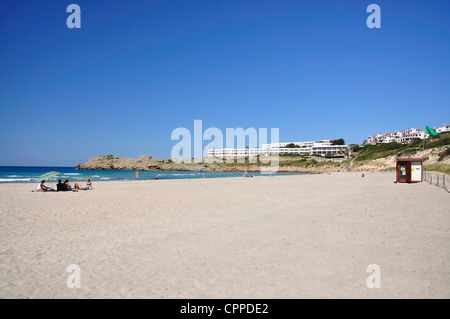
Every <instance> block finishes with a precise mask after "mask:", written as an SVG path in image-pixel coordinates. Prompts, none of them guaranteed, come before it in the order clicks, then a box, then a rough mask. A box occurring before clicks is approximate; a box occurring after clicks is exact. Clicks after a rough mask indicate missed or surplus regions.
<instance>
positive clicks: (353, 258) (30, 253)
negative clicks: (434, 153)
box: [0, 173, 450, 298]
mask: <svg viewBox="0 0 450 319" xmlns="http://www.w3.org/2000/svg"><path fill="white" fill-rule="evenodd" d="M393 181H394V173H367V174H366V175H365V177H364V178H362V177H361V175H360V173H332V174H321V175H301V176H276V177H254V178H216V179H195V180H194V179H190V180H159V181H156V180H150V181H124V182H120V181H118V182H97V183H94V188H95V189H94V190H92V191H83V192H78V193H75V192H65V193H61V192H60V193H56V192H54V193H36V192H31V190H32V189H35V186H36V185H35V184H0V203H1V204H0V297H1V298H449V297H450V267H449V264H450V209H449V207H450V194H449V193H447V192H446V191H445V190H443V189H442V188H439V187H436V186H433V185H430V184H428V183H418V184H394V183H393ZM71 264H76V265H78V266H79V267H80V270H81V273H80V279H81V286H80V288H68V286H67V284H66V281H67V278H68V277H69V275H70V273H68V272H66V269H67V266H68V265H71ZM370 264H376V265H379V267H380V270H381V277H380V278H381V281H380V283H381V288H372V289H369V288H368V286H367V284H366V280H367V277H368V276H369V275H370V274H371V273H369V272H367V267H368V265H370Z"/></svg>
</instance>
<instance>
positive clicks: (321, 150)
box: [208, 140, 348, 157]
mask: <svg viewBox="0 0 450 319" xmlns="http://www.w3.org/2000/svg"><path fill="white" fill-rule="evenodd" d="M332 143H333V141H331V140H322V141H319V142H289V143H272V144H263V145H262V146H261V148H257V147H255V148H250V149H247V148H223V149H210V150H208V156H215V157H243V156H254V155H273V154H279V155H281V154H300V155H321V156H325V155H328V154H343V153H345V152H346V151H347V150H348V146H347V145H332ZM288 144H295V145H298V146H300V147H298V148H290V147H286V146H287V145H288Z"/></svg>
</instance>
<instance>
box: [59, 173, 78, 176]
mask: <svg viewBox="0 0 450 319" xmlns="http://www.w3.org/2000/svg"><path fill="white" fill-rule="evenodd" d="M63 175H67V176H77V175H81V174H80V173H63Z"/></svg>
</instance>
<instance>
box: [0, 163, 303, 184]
mask: <svg viewBox="0 0 450 319" xmlns="http://www.w3.org/2000/svg"><path fill="white" fill-rule="evenodd" d="M52 171H55V172H59V173H60V174H59V175H57V176H55V177H52V178H51V179H50V180H48V181H50V182H57V181H58V180H59V179H61V180H62V181H65V180H66V179H67V180H69V182H86V180H87V179H90V180H91V181H92V182H95V181H126V180H136V177H135V171H117V170H79V169H77V168H76V167H48V166H46V167H37V166H0V183H36V182H37V179H38V178H39V176H41V175H43V174H45V173H48V172H52ZM139 175H140V176H139V179H140V180H152V179H153V180H154V179H156V175H158V179H160V180H161V179H195V178H218V177H243V176H244V173H243V172H191V171H139ZM260 175H264V176H267V175H268V174H261V173H259V172H255V173H252V172H249V173H247V176H260ZM270 175H298V174H293V173H275V174H270Z"/></svg>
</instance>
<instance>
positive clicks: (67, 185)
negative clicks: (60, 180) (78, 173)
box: [64, 179, 73, 191]
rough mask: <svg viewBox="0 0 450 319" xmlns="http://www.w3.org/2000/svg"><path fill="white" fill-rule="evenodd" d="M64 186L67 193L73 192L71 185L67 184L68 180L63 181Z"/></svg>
mask: <svg viewBox="0 0 450 319" xmlns="http://www.w3.org/2000/svg"><path fill="white" fill-rule="evenodd" d="M64 184H66V187H67V189H68V190H69V191H73V188H72V185H70V184H69V180H68V179H66V180H65V181H64Z"/></svg>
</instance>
